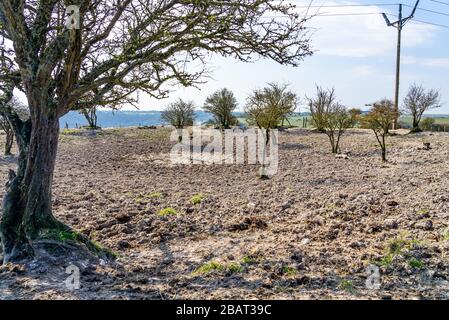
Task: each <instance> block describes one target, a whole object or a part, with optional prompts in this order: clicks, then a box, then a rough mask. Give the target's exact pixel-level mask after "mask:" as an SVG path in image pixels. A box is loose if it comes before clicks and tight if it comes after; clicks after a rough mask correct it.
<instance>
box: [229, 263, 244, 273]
mask: <svg viewBox="0 0 449 320" xmlns="http://www.w3.org/2000/svg"><path fill="white" fill-rule="evenodd" d="M243 270H244V268H243V267H242V266H241V265H240V264H238V263H231V264H229V265H228V266H227V271H228V272H229V273H239V272H243Z"/></svg>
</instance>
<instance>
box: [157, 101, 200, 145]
mask: <svg viewBox="0 0 449 320" xmlns="http://www.w3.org/2000/svg"><path fill="white" fill-rule="evenodd" d="M161 118H162V120H164V121H166V122H168V123H169V124H171V125H172V126H173V127H175V128H176V129H177V130H178V141H179V142H181V141H182V129H184V128H185V127H188V126H193V123H194V121H195V105H194V103H193V102H192V101H184V100H182V99H178V101H176V102H173V103H171V104H170V105H168V106H167V108H165V110H164V111H163V112H162V114H161Z"/></svg>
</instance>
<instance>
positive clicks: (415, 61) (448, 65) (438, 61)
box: [402, 56, 449, 69]
mask: <svg viewBox="0 0 449 320" xmlns="http://www.w3.org/2000/svg"><path fill="white" fill-rule="evenodd" d="M402 62H403V63H404V64H410V65H419V66H424V67H429V68H443V69H449V58H417V57H413V56H405V57H403V58H402Z"/></svg>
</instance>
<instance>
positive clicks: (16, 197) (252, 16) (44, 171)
mask: <svg viewBox="0 0 449 320" xmlns="http://www.w3.org/2000/svg"><path fill="white" fill-rule="evenodd" d="M66 5H71V6H69V7H66ZM67 18H68V19H67ZM305 22H306V19H305V18H302V17H300V16H299V15H298V14H297V13H295V12H294V6H293V5H291V4H288V3H284V2H282V1H281V2H279V1H272V0H229V1H210V0H111V1H104V0H72V1H67V0H64V1H63V0H1V1H0V44H1V47H0V49H1V52H0V68H1V74H0V81H1V84H0V108H1V109H2V110H3V112H4V114H5V115H6V116H7V118H8V121H9V123H10V124H11V126H12V128H13V130H14V134H15V137H16V141H17V144H18V148H19V158H18V167H17V170H16V171H15V172H11V173H10V178H9V181H8V183H7V189H6V193H5V195H4V197H3V212H2V219H1V222H0V239H1V243H2V248H3V259H4V262H8V261H16V260H18V259H20V258H21V257H27V256H30V255H33V252H34V250H33V249H34V245H37V244H38V241H37V240H39V239H42V236H43V235H44V234H49V231H58V230H70V229H69V227H67V226H66V225H64V224H62V223H61V222H59V221H58V220H57V219H56V218H55V216H54V214H53V211H52V205H51V195H52V181H53V172H54V168H55V162H56V161H55V160H56V153H57V149H58V134H59V118H60V117H62V116H63V115H65V114H66V113H68V112H69V111H70V110H81V109H85V108H90V107H92V106H95V105H114V104H118V103H124V101H126V99H130V97H135V94H136V93H137V92H145V93H147V94H148V95H150V96H152V97H156V98H162V97H165V96H167V94H168V90H167V88H168V87H169V86H170V85H173V84H175V83H180V84H182V85H184V86H191V85H195V84H197V83H200V82H201V79H202V76H203V75H204V73H205V71H206V70H207V69H206V68H205V67H204V68H203V69H201V70H198V69H197V68H193V67H192V68H190V66H191V65H192V64H191V62H192V61H195V66H197V65H198V62H205V58H206V57H209V56H210V54H211V53H214V54H218V55H222V56H232V57H234V58H237V59H239V60H241V61H250V60H252V58H253V57H254V56H261V57H264V58H269V59H272V60H274V61H276V62H278V63H280V64H285V65H292V66H297V65H298V64H299V62H300V61H301V60H302V59H303V58H304V57H306V56H308V55H310V54H311V50H310V47H309V41H308V40H309V38H308V37H309V36H308V32H307V30H306V29H305V26H304V24H305ZM203 66H205V64H204V63H203ZM14 90H21V91H22V92H24V94H25V95H26V98H27V103H28V106H29V109H30V117H29V119H27V120H25V121H23V120H21V119H20V118H19V117H18V116H17V114H15V112H14V110H12V109H11V108H8V107H7V106H6V104H5V102H8V101H9V100H10V99H11V98H12V96H13V91H14ZM50 233H51V232H50Z"/></svg>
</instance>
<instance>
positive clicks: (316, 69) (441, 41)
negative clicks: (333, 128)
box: [127, 0, 449, 114]
mask: <svg viewBox="0 0 449 320" xmlns="http://www.w3.org/2000/svg"><path fill="white" fill-rule="evenodd" d="M402 1H403V2H402V3H403V4H405V5H409V6H411V5H413V4H414V3H415V1H413V0H402ZM441 1H443V2H447V3H449V0H441ZM294 2H295V4H297V5H298V6H301V5H304V4H308V2H309V1H303V0H294ZM372 3H376V4H392V3H397V2H396V0H390V1H385V0H371V1H369V0H359V1H325V0H320V1H318V0H315V1H313V5H324V6H328V5H335V4H372ZM419 8H421V9H428V10H433V11H437V12H442V13H447V14H449V5H444V4H438V3H436V2H433V1H431V0H422V1H421V3H420V5H419ZM298 10H303V9H300V8H298ZM314 10H318V9H314ZM397 10H398V7H397V6H376V5H374V6H369V7H341V8H321V9H319V11H318V12H319V14H322V15H329V14H348V13H349V14H353V13H357V14H358V13H368V15H354V16H322V17H320V16H316V17H314V18H312V19H311V20H310V21H309V23H308V26H310V27H315V28H318V29H316V30H315V31H314V34H313V36H312V45H313V48H314V49H315V50H316V52H315V54H314V55H313V56H312V57H308V58H306V59H305V60H304V61H303V62H302V63H301V65H300V66H299V67H296V68H294V67H285V66H280V65H278V64H276V63H274V62H271V61H267V60H259V61H256V62H254V63H251V64H245V63H240V62H237V61H235V60H233V59H232V58H226V59H224V58H221V57H216V56H214V57H211V59H210V63H209V65H210V67H211V68H212V70H213V73H212V75H211V76H212V79H210V80H208V82H207V83H206V84H204V85H201V86H200V87H199V89H195V88H173V92H172V93H171V95H170V97H169V98H168V99H164V100H154V99H151V98H149V97H146V96H145V95H142V96H141V99H140V103H139V105H140V109H141V110H160V109H163V108H164V107H165V106H166V105H167V104H168V103H170V102H172V101H174V100H176V99H177V98H184V99H189V100H193V101H194V102H195V103H196V104H197V105H198V106H199V107H200V106H201V105H202V104H203V103H204V100H205V99H206V97H207V95H209V94H210V93H212V92H213V91H215V90H217V89H220V88H223V87H227V88H228V89H230V90H232V91H234V93H235V94H236V97H237V99H238V101H239V107H240V109H243V106H244V103H245V99H246V97H247V96H248V94H250V93H251V90H253V89H255V88H258V87H261V86H264V85H265V84H266V83H267V82H273V81H276V82H282V83H289V84H291V88H292V90H294V91H295V92H296V93H297V94H298V95H299V96H300V97H304V96H305V95H308V96H310V95H313V93H314V86H315V84H319V85H322V86H329V87H332V86H334V87H335V89H336V92H337V95H338V98H339V100H340V101H341V103H343V104H345V105H347V106H348V107H361V108H366V107H364V105H365V104H367V103H371V102H374V101H376V100H378V99H380V98H383V97H388V98H393V95H394V77H395V60H396V58H395V56H396V35H397V32H396V29H394V28H392V27H387V26H386V24H385V21H384V20H383V18H382V16H381V15H380V14H371V13H377V12H387V13H391V14H395V15H397ZM410 11H411V8H409V7H404V15H406V14H408V13H409V12H410ZM391 19H394V18H393V17H391ZM415 19H416V20H421V21H427V22H431V23H436V24H443V25H448V26H449V16H444V15H437V14H434V13H430V12H426V11H423V10H418V11H417V13H416V15H415ZM448 39H449V29H446V28H442V27H438V26H433V25H429V24H424V23H419V22H417V21H412V22H410V23H409V24H407V25H406V26H405V28H404V30H403V42H402V45H403V47H402V49H403V50H402V66H401V67H402V73H401V100H402V98H403V96H404V95H405V93H406V91H407V88H408V87H409V85H410V84H412V83H414V82H416V83H418V84H423V85H424V86H425V87H428V88H438V89H440V90H441V93H442V97H443V106H442V108H439V109H436V110H434V111H432V112H431V113H438V114H441V113H447V114H449V41H448ZM127 109H128V108H127ZM301 111H306V107H305V106H302V107H301Z"/></svg>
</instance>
